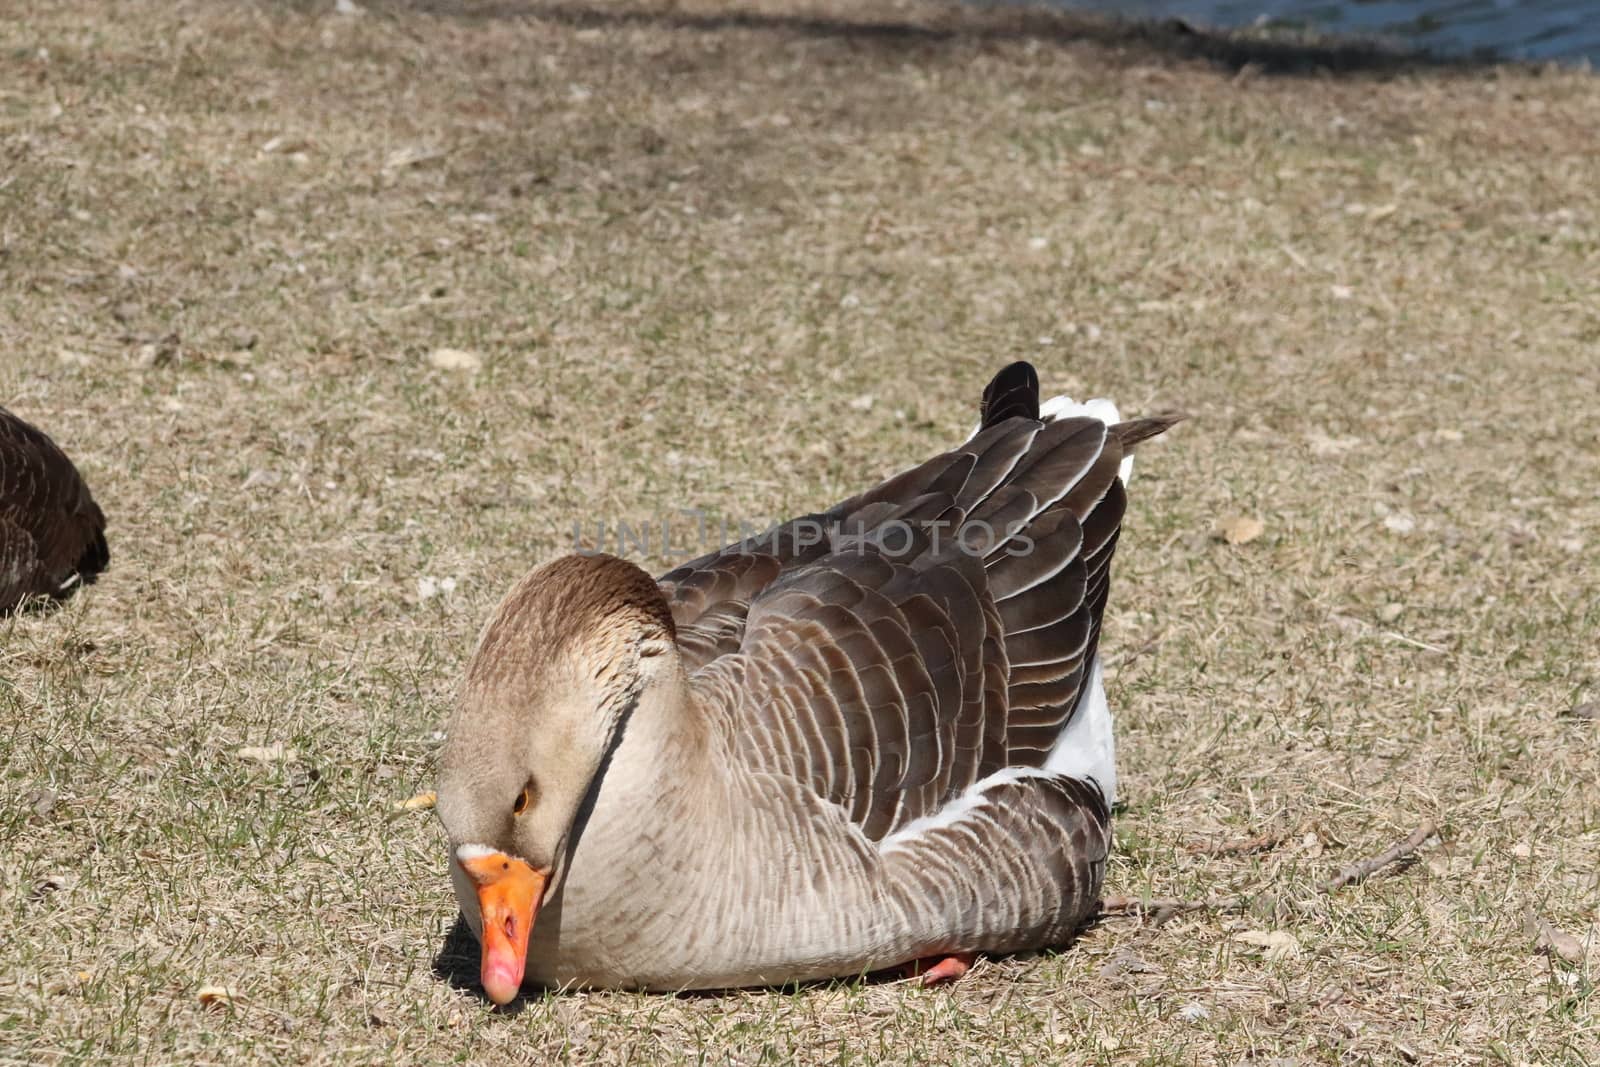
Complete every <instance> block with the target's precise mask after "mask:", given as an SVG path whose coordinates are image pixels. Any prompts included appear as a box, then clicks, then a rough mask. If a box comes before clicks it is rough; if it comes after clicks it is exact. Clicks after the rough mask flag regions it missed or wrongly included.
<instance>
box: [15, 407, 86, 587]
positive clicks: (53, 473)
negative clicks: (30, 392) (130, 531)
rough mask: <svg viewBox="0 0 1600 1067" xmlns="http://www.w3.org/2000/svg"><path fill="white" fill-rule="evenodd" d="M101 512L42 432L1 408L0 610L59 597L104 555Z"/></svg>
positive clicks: (67, 462)
mask: <svg viewBox="0 0 1600 1067" xmlns="http://www.w3.org/2000/svg"><path fill="white" fill-rule="evenodd" d="M105 531H106V517H105V516H104V515H103V514H101V512H100V507H99V505H97V504H96V503H95V502H94V498H93V497H92V496H90V495H89V487H88V486H87V485H85V484H83V478H82V477H81V476H80V475H79V474H78V468H76V467H74V466H73V465H72V461H71V460H70V459H68V458H67V457H66V455H65V454H64V453H63V452H62V451H61V449H59V448H57V447H56V443H55V442H54V441H52V440H50V438H49V437H47V436H46V435H45V434H44V433H43V432H41V431H40V430H37V429H35V428H34V427H32V426H30V425H28V424H27V423H26V422H23V421H22V420H21V419H19V418H17V416H15V415H13V414H12V413H11V412H9V411H7V410H6V409H5V408H0V611H11V610H13V609H15V608H16V607H17V606H18V605H20V604H22V603H23V602H24V601H26V600H28V599H29V598H31V597H52V598H56V599H60V598H62V597H66V596H68V595H70V594H71V593H72V591H73V590H74V589H76V588H77V587H78V585H80V584H81V583H83V582H91V581H93V580H94V577H95V575H97V574H99V573H100V572H101V571H103V570H104V569H105V567H106V564H107V563H109V562H110V560H111V553H110V550H109V549H107V548H106V532H105Z"/></svg>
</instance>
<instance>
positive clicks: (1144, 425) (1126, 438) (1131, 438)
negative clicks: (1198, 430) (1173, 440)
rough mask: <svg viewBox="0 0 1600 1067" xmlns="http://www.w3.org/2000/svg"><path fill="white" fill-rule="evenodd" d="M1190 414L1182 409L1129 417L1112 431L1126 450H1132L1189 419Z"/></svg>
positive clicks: (1112, 428)
mask: <svg viewBox="0 0 1600 1067" xmlns="http://www.w3.org/2000/svg"><path fill="white" fill-rule="evenodd" d="M1188 417H1189V416H1188V415H1185V414H1184V413H1183V412H1181V411H1168V412H1165V413H1164V414H1161V415H1148V416H1146V417H1144V418H1142V419H1129V420H1128V421H1127V422H1119V423H1117V424H1116V425H1115V426H1113V427H1111V433H1112V434H1113V436H1115V437H1116V438H1117V440H1119V441H1121V442H1122V450H1123V451H1124V452H1132V451H1133V447H1134V446H1135V445H1137V444H1138V443H1139V442H1141V441H1148V440H1150V438H1152V437H1155V436H1156V435H1157V434H1162V433H1165V432H1166V431H1167V430H1170V429H1171V428H1172V427H1173V426H1176V425H1177V424H1178V423H1180V422H1182V421H1183V420H1184V419H1187V418H1188Z"/></svg>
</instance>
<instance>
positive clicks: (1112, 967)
mask: <svg viewBox="0 0 1600 1067" xmlns="http://www.w3.org/2000/svg"><path fill="white" fill-rule="evenodd" d="M1161 973H1162V971H1161V968H1160V967H1157V966H1156V965H1155V964H1153V963H1150V962H1149V961H1147V960H1145V959H1144V958H1143V957H1141V956H1140V955H1139V954H1138V953H1136V952H1133V951H1132V950H1130V949H1126V948H1119V949H1118V950H1117V951H1116V954H1115V955H1113V956H1112V957H1111V959H1109V960H1107V961H1106V962H1105V963H1104V964H1102V965H1101V967H1100V971H1099V974H1100V977H1101V978H1117V977H1120V976H1121V975H1124V974H1161Z"/></svg>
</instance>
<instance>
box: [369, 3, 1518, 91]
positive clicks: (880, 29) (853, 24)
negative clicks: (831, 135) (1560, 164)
mask: <svg viewBox="0 0 1600 1067" xmlns="http://www.w3.org/2000/svg"><path fill="white" fill-rule="evenodd" d="M374 7H377V8H379V9H380V10H381V9H388V10H390V11H394V12H397V13H398V12H402V11H404V12H408V13H414V14H426V15H433V16H437V17H443V18H452V19H457V20H461V21H467V22H485V21H491V20H496V19H532V20H537V21H542V22H556V23H561V24H564V25H570V26H575V27H578V28H604V27H617V26H640V27H649V26H653V27H658V28H661V29H665V30H688V31H694V32H703V33H716V32H720V31H725V30H747V31H756V32H770V33H773V34H778V35H785V36H790V37H800V38H811V39H818V40H839V41H844V42H848V43H850V44H852V45H856V46H861V47H867V48H873V49H876V50H880V51H885V52H897V53H902V54H903V53H914V52H916V51H919V50H921V51H928V50H931V49H935V48H939V47H942V46H947V45H959V44H970V43H973V42H984V41H996V42H999V41H1039V42H1042V43H1047V44H1052V45H1057V46H1066V45H1075V44H1089V45H1095V46H1099V47H1104V48H1107V49H1110V50H1113V51H1120V52H1126V53H1135V54H1136V55H1137V54H1140V53H1142V54H1143V56H1145V57H1149V58H1156V59H1160V58H1166V59H1178V60H1205V61H1209V62H1211V63H1213V64H1215V65H1217V66H1219V67H1221V68H1224V69H1226V70H1231V71H1234V72H1239V71H1244V70H1250V71H1253V72H1255V73H1260V74H1271V75H1298V76H1307V75H1328V74H1332V75H1366V76H1378V77H1383V76H1390V75H1396V74H1404V73H1418V72H1427V71H1433V72H1440V73H1466V72H1469V71H1473V70H1481V69H1484V68H1486V67H1493V66H1498V65H1502V64H1504V63H1506V62H1507V61H1505V60H1502V59H1500V58H1498V57H1496V56H1494V55H1492V54H1490V53H1487V52H1479V53H1474V54H1471V55H1455V56H1452V55H1441V54H1437V53H1433V52H1428V51H1423V50H1419V49H1407V48H1401V47H1398V46H1394V45H1389V44H1385V43H1383V42H1380V41H1373V40H1362V39H1359V38H1336V37H1327V36H1320V35H1315V34H1307V33H1301V32H1298V31H1292V32H1291V31H1284V30H1272V31H1267V30H1255V29H1250V30H1211V29H1201V28H1196V27H1194V26H1191V25H1190V24H1188V23H1186V22H1184V21H1183V20H1181V19H1166V20H1162V21H1153V20H1131V19H1118V18H1112V17H1105V16H1096V15H1086V14H1075V13H1069V12H1057V11H1051V10H1047V9H1044V8H1038V7H988V8H976V7H954V8H952V9H951V10H950V11H949V12H947V13H945V15H946V16H947V17H945V18H944V20H943V21H944V22H945V23H946V24H944V25H940V24H937V23H926V22H917V21H911V20H910V19H906V20H886V19H881V18H878V19H874V18H865V19H860V20H857V19H847V18H839V17H833V16H827V15H816V14H803V13H796V14H782V13H769V12H760V11H748V10H737V9H734V10H728V11H722V12H689V11H681V10H677V9H676V8H675V7H674V5H673V4H672V3H670V2H662V3H658V4H655V5H653V6H649V7H645V6H638V7H634V6H609V5H607V6H602V5H600V4H596V3H579V2H572V0H551V2H539V0H388V2H381V0H380V2H379V3H375V4H374Z"/></svg>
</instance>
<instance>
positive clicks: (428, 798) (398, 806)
mask: <svg viewBox="0 0 1600 1067" xmlns="http://www.w3.org/2000/svg"><path fill="white" fill-rule="evenodd" d="M438 802H439V794H438V793H435V792H433V791H432V790H429V791H428V792H426V793H418V794H417V795H416V796H414V797H407V798H406V799H404V800H400V801H396V802H395V805H394V810H395V811H428V810H430V809H431V808H432V807H433V806H434V805H435V804H437V803H438Z"/></svg>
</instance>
